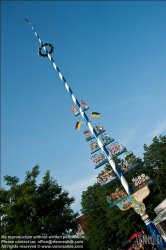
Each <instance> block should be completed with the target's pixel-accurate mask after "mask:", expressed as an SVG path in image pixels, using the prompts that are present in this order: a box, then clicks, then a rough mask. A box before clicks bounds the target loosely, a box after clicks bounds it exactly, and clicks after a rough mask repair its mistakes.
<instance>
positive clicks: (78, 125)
mask: <svg viewBox="0 0 166 250" xmlns="http://www.w3.org/2000/svg"><path fill="white" fill-rule="evenodd" d="M82 123H83V122H77V123H76V127H75V129H78V130H80V128H81V124H82Z"/></svg>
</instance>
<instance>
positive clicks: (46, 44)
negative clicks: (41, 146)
mask: <svg viewBox="0 0 166 250" xmlns="http://www.w3.org/2000/svg"><path fill="white" fill-rule="evenodd" d="M46 46H49V47H50V51H49V52H48V53H49V54H50V55H52V53H53V52H54V46H53V45H52V44H51V43H43V44H42V45H41V46H40V47H39V49H38V54H39V55H40V56H41V57H47V56H48V54H43V53H42V52H41V50H42V48H43V47H46Z"/></svg>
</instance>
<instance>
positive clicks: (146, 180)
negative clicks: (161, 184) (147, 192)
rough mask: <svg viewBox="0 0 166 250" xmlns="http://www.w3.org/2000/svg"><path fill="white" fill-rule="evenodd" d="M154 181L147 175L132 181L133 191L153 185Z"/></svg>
mask: <svg viewBox="0 0 166 250" xmlns="http://www.w3.org/2000/svg"><path fill="white" fill-rule="evenodd" d="M152 183H153V181H152V180H151V179H150V177H149V176H147V175H145V174H141V175H139V176H137V177H135V178H133V179H132V189H133V190H135V191H136V190H139V189H140V188H142V187H144V186H146V185H150V184H152Z"/></svg>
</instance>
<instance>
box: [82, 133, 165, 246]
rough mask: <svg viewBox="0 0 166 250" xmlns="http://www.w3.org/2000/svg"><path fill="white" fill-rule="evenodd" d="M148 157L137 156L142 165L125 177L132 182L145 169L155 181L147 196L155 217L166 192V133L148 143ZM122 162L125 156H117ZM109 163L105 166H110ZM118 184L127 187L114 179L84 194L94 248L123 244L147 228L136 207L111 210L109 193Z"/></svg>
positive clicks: (85, 210) (89, 241)
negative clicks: (122, 157)
mask: <svg viewBox="0 0 166 250" xmlns="http://www.w3.org/2000/svg"><path fill="white" fill-rule="evenodd" d="M144 150H145V152H144V161H142V160H141V159H140V158H137V162H139V164H140V166H139V167H138V168H136V169H134V170H132V171H130V172H129V173H128V174H127V175H126V176H125V178H126V179H127V181H128V183H130V184H131V180H132V178H133V177H136V176H138V175H140V174H142V173H145V174H146V175H148V176H150V177H151V179H153V180H154V184H153V185H152V186H151V187H150V190H151V191H150V192H151V193H150V195H149V196H148V197H147V198H146V199H145V200H144V203H145V205H146V211H147V213H148V214H149V216H150V218H151V219H152V220H153V219H154V217H155V216H156V215H155V213H154V208H155V207H156V206H157V205H158V204H159V203H160V202H161V201H162V200H163V199H164V198H165V196H166V181H165V176H166V137H165V136H159V138H157V137H155V138H154V139H153V141H152V144H151V145H150V146H147V145H146V144H145V145H144ZM116 163H117V164H118V163H121V159H116ZM110 168H111V166H109V165H107V166H106V167H105V169H107V170H109V169H110ZM116 187H119V189H121V188H123V187H122V185H121V184H120V182H119V181H118V180H117V181H114V182H112V183H111V184H109V185H108V186H106V187H105V188H100V185H99V184H94V185H93V186H90V187H88V188H87V190H86V191H84V192H83V194H82V201H81V205H82V213H83V214H84V215H85V217H86V236H87V242H88V245H89V247H90V249H91V250H105V249H108V248H111V249H112V248H115V247H117V246H120V245H121V242H123V241H125V240H127V239H129V237H130V235H132V234H133V233H134V232H136V231H142V230H143V231H145V232H147V231H146V226H145V224H144V222H143V221H142V220H141V218H140V216H139V215H138V214H136V213H135V211H134V210H133V209H129V210H127V211H123V212H122V211H120V210H119V208H117V207H116V208H114V209H113V210H110V208H109V205H108V203H107V201H106V197H107V196H108V195H109V194H110V193H112V192H114V191H115V189H116Z"/></svg>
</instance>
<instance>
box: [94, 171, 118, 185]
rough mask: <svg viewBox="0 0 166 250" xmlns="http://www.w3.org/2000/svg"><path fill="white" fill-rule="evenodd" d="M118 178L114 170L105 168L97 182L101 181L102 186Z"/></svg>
mask: <svg viewBox="0 0 166 250" xmlns="http://www.w3.org/2000/svg"><path fill="white" fill-rule="evenodd" d="M114 179H116V175H115V173H114V171H113V170H112V169H111V170H105V171H104V172H103V173H100V174H99V175H98V177H97V183H99V184H100V185H101V186H103V185H106V184H108V183H110V182H111V181H112V180H114Z"/></svg>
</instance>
